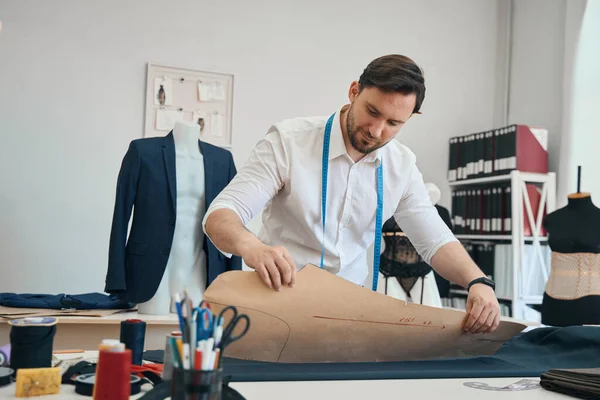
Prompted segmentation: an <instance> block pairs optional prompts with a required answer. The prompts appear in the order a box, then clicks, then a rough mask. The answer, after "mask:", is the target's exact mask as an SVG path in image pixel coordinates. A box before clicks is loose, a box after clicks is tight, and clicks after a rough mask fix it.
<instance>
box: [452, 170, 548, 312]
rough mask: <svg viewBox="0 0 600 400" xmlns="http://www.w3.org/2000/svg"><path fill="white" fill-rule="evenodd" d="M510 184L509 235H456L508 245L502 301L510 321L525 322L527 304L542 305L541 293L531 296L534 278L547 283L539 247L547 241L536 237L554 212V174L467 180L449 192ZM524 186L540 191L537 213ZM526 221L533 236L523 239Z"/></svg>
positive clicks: (460, 238)
mask: <svg viewBox="0 0 600 400" xmlns="http://www.w3.org/2000/svg"><path fill="white" fill-rule="evenodd" d="M503 181H504V182H506V181H510V185H511V209H512V217H511V218H512V223H511V228H512V231H511V234H510V235H456V237H457V238H458V239H459V240H470V241H491V242H493V241H510V242H511V244H512V296H510V297H507V298H503V299H504V300H508V301H510V303H511V306H512V315H511V317H513V318H516V319H520V320H526V311H527V310H526V307H527V305H528V304H541V303H542V299H543V294H544V293H543V291H541V292H540V291H539V289H538V290H537V291H536V292H532V290H530V288H531V287H532V285H531V284H530V283H531V282H532V280H533V278H534V276H535V274H542V276H543V278H544V281H547V280H548V276H549V274H550V265H549V263H548V262H547V257H544V255H543V252H544V251H549V249H547V246H545V247H546V249H544V248H543V246H542V243H544V242H546V241H547V238H546V237H542V236H540V235H539V232H540V231H541V226H542V220H543V217H544V207H545V208H546V214H549V213H551V212H552V211H554V210H555V207H556V204H555V199H556V174H555V173H553V172H550V173H547V174H537V173H529V172H520V171H511V172H510V174H506V175H499V176H491V177H487V178H476V179H466V180H462V181H453V182H449V185H450V187H451V189H452V190H455V189H458V188H465V187H469V186H473V185H486V184H490V183H494V182H503ZM527 184H536V185H537V186H538V187H540V188H541V199H540V202H539V207H538V209H537V210H533V209H532V206H531V201H530V199H529V195H528V192H527V187H526V185H527ZM525 221H528V222H529V226H531V227H532V228H533V229H532V232H533V235H532V236H525V232H524V226H525V224H524V222H525ZM525 244H530V245H532V248H531V252H530V256H529V257H527V254H526V252H525Z"/></svg>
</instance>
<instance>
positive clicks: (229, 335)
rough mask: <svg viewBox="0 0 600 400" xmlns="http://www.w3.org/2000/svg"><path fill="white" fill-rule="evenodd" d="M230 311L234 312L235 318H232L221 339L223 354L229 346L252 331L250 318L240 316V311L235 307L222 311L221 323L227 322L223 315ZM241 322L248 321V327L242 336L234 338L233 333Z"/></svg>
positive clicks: (220, 344)
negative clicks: (249, 330)
mask: <svg viewBox="0 0 600 400" xmlns="http://www.w3.org/2000/svg"><path fill="white" fill-rule="evenodd" d="M229 310H231V311H233V317H231V320H230V321H229V323H228V324H227V325H226V326H225V327H224V328H223V337H222V339H221V342H220V343H219V348H220V349H221V353H222V352H223V349H224V348H225V347H227V346H229V345H230V344H231V343H233V342H235V341H236V340H238V339H241V338H242V337H243V336H244V335H245V334H246V333H247V332H248V329H250V318H249V317H248V316H247V315H246V314H238V310H237V308H236V307H235V306H227V307H225V308H224V309H223V310H221V312H220V313H219V321H225V319H224V318H223V315H224V314H225V313H226V312H227V311H229ZM241 320H245V321H246V326H245V327H244V329H243V330H242V332H241V333H240V334H238V335H235V336H234V335H233V331H234V330H235V328H236V327H237V326H238V324H239V323H240V321H241Z"/></svg>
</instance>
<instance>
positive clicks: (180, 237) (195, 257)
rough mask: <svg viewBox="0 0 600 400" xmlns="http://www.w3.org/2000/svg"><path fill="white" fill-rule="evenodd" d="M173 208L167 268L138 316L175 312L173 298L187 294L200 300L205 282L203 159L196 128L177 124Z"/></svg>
mask: <svg viewBox="0 0 600 400" xmlns="http://www.w3.org/2000/svg"><path fill="white" fill-rule="evenodd" d="M173 140H174V144H175V162H176V164H175V165H176V182H177V185H176V187H177V189H176V192H177V206H176V210H177V213H176V223H175V232H174V235H173V244H172V246H171V253H170V255H169V260H168V262H167V267H166V270H165V273H164V275H163V278H162V280H161V283H160V285H159V287H158V290H157V292H156V294H155V295H154V297H153V298H152V299H150V300H149V301H147V302H145V303H141V304H139V305H138V311H139V313H140V314H168V313H169V311H170V312H176V309H175V305H174V303H173V300H172V299H173V296H174V295H175V294H176V293H183V291H184V290H186V291H187V293H188V295H189V296H190V297H191V299H192V300H193V302H194V304H199V303H200V301H201V300H202V296H203V292H204V288H205V287H206V281H207V269H206V254H205V252H204V250H203V248H202V246H203V241H204V232H203V231H202V219H203V218H204V212H205V209H206V207H205V177H204V158H203V156H202V153H201V152H200V146H199V140H200V125H198V124H197V123H191V122H187V121H178V122H177V123H176V124H175V126H174V128H173Z"/></svg>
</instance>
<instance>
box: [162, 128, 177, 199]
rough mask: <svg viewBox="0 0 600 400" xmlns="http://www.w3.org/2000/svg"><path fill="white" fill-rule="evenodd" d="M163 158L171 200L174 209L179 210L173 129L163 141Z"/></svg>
mask: <svg viewBox="0 0 600 400" xmlns="http://www.w3.org/2000/svg"><path fill="white" fill-rule="evenodd" d="M162 152H163V160H164V162H165V171H166V173H167V182H168V184H169V191H170V193H171V202H172V203H173V210H177V197H176V192H175V188H176V187H177V181H176V179H177V178H176V175H175V143H174V142H173V131H171V132H170V133H169V134H168V135H167V136H165V140H164V143H163V149H162Z"/></svg>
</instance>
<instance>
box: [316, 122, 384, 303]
mask: <svg viewBox="0 0 600 400" xmlns="http://www.w3.org/2000/svg"><path fill="white" fill-rule="evenodd" d="M334 118H335V113H334V114H332V115H331V116H330V117H329V119H328V120H327V124H326V125H325V137H324V138H323V166H322V167H323V172H322V178H321V207H322V208H321V213H322V216H321V220H322V224H321V225H322V227H323V242H322V243H321V268H323V260H324V258H325V217H326V216H327V173H328V169H329V140H330V136H331V126H332V125H333V120H334ZM382 213H383V163H382V162H380V163H379V166H378V167H377V215H376V218H375V245H374V249H373V286H372V289H373V291H377V282H378V280H379V256H380V253H381V218H382V217H381V215H382Z"/></svg>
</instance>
